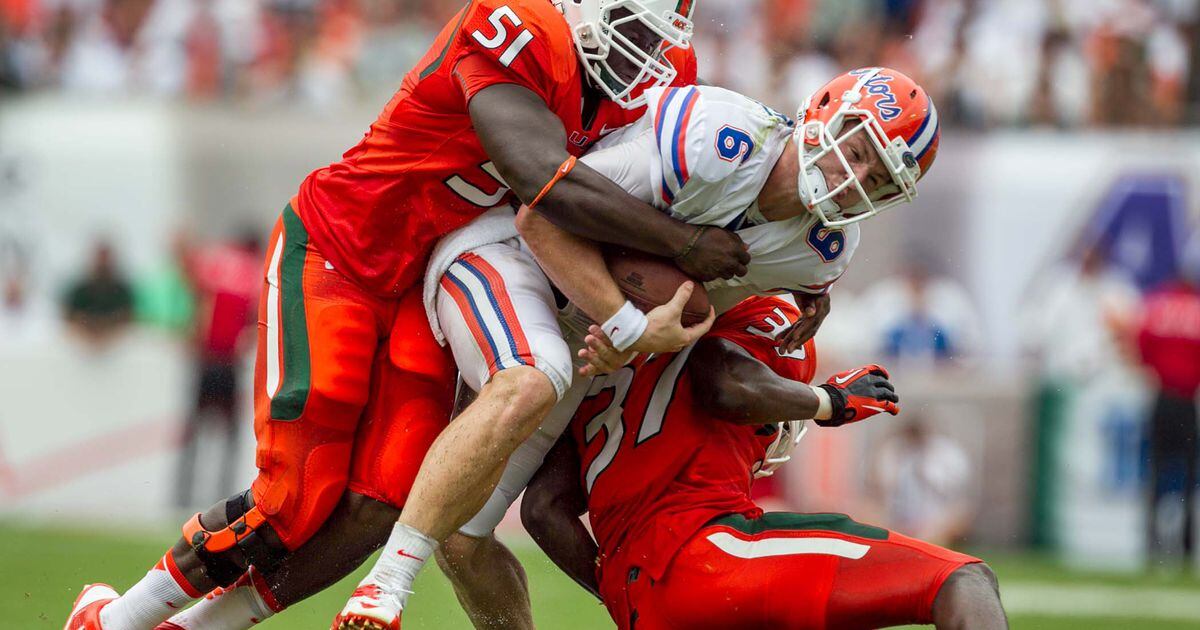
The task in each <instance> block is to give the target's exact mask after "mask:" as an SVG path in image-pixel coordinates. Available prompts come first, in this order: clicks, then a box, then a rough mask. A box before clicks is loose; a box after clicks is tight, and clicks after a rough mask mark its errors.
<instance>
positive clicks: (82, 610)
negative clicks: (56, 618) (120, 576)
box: [63, 584, 121, 630]
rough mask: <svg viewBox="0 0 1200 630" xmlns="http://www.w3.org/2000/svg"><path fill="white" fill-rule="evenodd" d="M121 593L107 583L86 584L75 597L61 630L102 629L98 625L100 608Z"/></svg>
mask: <svg viewBox="0 0 1200 630" xmlns="http://www.w3.org/2000/svg"><path fill="white" fill-rule="evenodd" d="M120 596H121V594H120V593H118V592H117V591H116V589H114V588H113V587H111V586H109V585H107V584H88V585H86V586H84V587H83V590H82V591H80V593H79V597H76V598H75V605H74V606H73V607H71V616H70V617H67V623H66V624H64V625H63V630H104V629H103V628H102V627H101V626H100V609H101V608H103V607H104V606H105V605H106V604H108V603H109V602H111V601H113V600H114V599H116V598H118V597H120Z"/></svg>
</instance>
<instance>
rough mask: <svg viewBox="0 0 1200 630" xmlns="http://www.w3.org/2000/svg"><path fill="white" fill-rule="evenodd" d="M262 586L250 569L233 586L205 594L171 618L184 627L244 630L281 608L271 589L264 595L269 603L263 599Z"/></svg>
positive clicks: (264, 586) (189, 628)
mask: <svg viewBox="0 0 1200 630" xmlns="http://www.w3.org/2000/svg"><path fill="white" fill-rule="evenodd" d="M265 588H266V585H265V584H264V583H262V581H261V578H260V577H259V576H258V575H257V574H256V572H255V571H254V569H250V571H249V572H248V573H246V575H243V576H242V577H241V578H240V579H238V581H237V582H236V583H234V585H233V586H231V587H229V588H227V589H217V590H215V591H213V592H212V593H209V594H208V595H205V596H204V599H202V600H200V601H199V602H196V605H195V606H192V607H191V608H189V609H187V610H185V611H183V612H181V613H179V614H177V615H175V616H174V617H171V619H170V621H171V623H173V624H175V625H177V626H179V627H180V628H184V630H247V629H248V628H250V627H252V626H254V625H255V624H258V623H262V621H263V620H265V619H266V618H268V617H270V616H272V615H274V614H275V613H276V611H278V610H281V608H280V607H279V605H278V604H275V603H273V602H274V601H275V600H274V597H272V596H271V595H270V591H267V597H268V598H269V599H270V600H271V602H272V603H270V604H268V603H267V601H266V600H264V599H263V594H262V593H260V592H259V591H260V589H265Z"/></svg>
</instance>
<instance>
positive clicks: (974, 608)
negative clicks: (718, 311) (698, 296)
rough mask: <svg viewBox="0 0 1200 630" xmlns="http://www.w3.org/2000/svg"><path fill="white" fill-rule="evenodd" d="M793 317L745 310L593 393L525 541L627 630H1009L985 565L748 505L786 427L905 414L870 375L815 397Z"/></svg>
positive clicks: (874, 373) (894, 537) (534, 510)
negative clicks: (795, 341) (920, 626)
mask: <svg viewBox="0 0 1200 630" xmlns="http://www.w3.org/2000/svg"><path fill="white" fill-rule="evenodd" d="M797 316H798V311H797V310H796V308H795V307H794V306H792V304H790V303H788V302H787V301H785V300H784V299H782V298H776V297H755V298H750V299H748V300H746V301H744V302H742V303H740V304H739V305H737V306H735V307H734V308H733V309H732V310H730V311H728V312H727V313H725V314H724V315H722V316H721V317H720V318H719V319H718V320H717V323H716V324H715V325H714V326H713V328H712V330H711V331H710V332H709V334H708V335H706V336H705V337H704V339H702V340H701V341H700V342H699V343H697V344H696V345H694V346H692V347H690V348H688V349H686V350H684V351H683V352H680V353H678V354H666V355H656V356H653V357H651V358H649V359H647V360H644V361H641V362H637V363H635V364H633V365H630V366H627V367H623V368H620V369H619V370H617V371H616V372H614V373H612V374H610V375H608V376H606V377H602V378H597V379H596V380H595V381H593V383H592V386H591V388H590V389H589V390H588V396H587V397H586V398H584V399H583V400H582V402H580V403H579V404H578V405H577V407H576V408H575V409H573V410H571V413H572V414H573V417H572V419H571V420H570V425H569V427H568V429H567V431H566V433H565V434H564V435H563V437H562V439H561V440H560V441H559V442H558V444H556V445H555V447H554V449H553V450H552V451H551V452H550V454H549V455H548V456H547V458H546V463H545V464H544V465H543V466H542V468H541V469H540V470H539V471H538V473H537V475H536V476H535V477H534V479H533V480H532V482H531V484H530V486H529V489H528V491H527V492H526V493H525V500H524V502H523V503H522V508H521V517H522V520H523V522H524V523H525V526H526V528H527V529H528V530H529V532H530V533H531V534H533V536H534V539H535V540H536V541H537V542H538V544H539V545H540V546H541V547H542V549H543V550H545V551H546V553H547V554H548V555H549V556H550V558H551V559H552V560H554V562H555V563H556V564H557V565H558V566H559V567H560V568H562V569H563V570H564V571H565V572H566V573H567V574H568V575H570V576H571V577H572V578H574V579H575V580H576V581H577V582H579V583H580V584H581V585H582V586H583V587H584V588H586V589H587V590H588V591H590V592H591V593H593V594H594V595H596V596H597V597H599V598H600V599H601V600H602V601H603V602H604V604H605V606H606V607H607V608H608V610H609V613H610V614H611V615H612V618H613V620H614V621H615V622H616V623H617V626H618V627H620V628H622V629H626V628H638V629H640V630H658V629H665V628H688V629H693V628H695V629H701V628H796V629H806V630H807V629H812V630H818V629H823V628H836V629H838V630H843V629H855V628H879V627H884V626H891V625H903V624H909V623H933V624H935V625H936V626H937V627H938V628H955V629H965V628H971V629H973V630H992V629H1000V628H1006V627H1007V621H1006V619H1005V614H1004V610H1003V608H1002V606H1001V602H1000V596H999V592H998V587H997V583H996V578H995V575H994V574H993V573H992V572H991V570H990V569H989V568H988V567H987V566H986V565H984V564H983V563H982V562H981V561H980V560H979V559H977V558H973V557H971V556H967V555H964V554H960V553H957V552H954V551H950V550H948V549H943V548H940V547H937V546H935V545H931V544H928V543H925V542H922V541H919V540H914V539H912V538H908V537H906V536H903V535H901V534H897V533H895V532H890V531H888V530H885V529H881V528H878V527H873V526H870V525H864V524H861V523H857V522H855V521H853V520H851V519H850V518H849V517H846V516H844V515H840V514H794V513H784V512H775V513H766V514H764V513H763V511H762V509H761V508H759V507H758V506H757V505H756V504H755V503H754V502H753V501H752V500H751V498H750V487H751V484H752V482H753V478H754V477H756V476H762V475H763V474H770V473H771V472H772V471H773V470H774V468H775V467H777V466H779V465H781V464H782V463H783V462H785V461H786V460H787V459H788V457H789V451H790V447H791V446H793V445H794V444H795V442H796V441H797V440H798V439H799V436H800V435H802V434H803V430H802V429H801V428H800V427H799V426H798V425H800V424H801V423H800V422H796V421H790V422H789V420H790V419H794V418H814V419H816V420H815V421H816V423H817V424H818V425H821V426H840V425H842V424H846V423H849V422H858V421H861V420H865V419H867V418H869V417H871V416H873V415H875V414H876V413H884V412H886V413H890V414H893V415H895V414H896V413H897V412H898V411H899V409H898V407H897V402H898V399H897V397H896V394H895V391H894V389H893V388H892V385H891V384H890V383H889V382H888V380H887V378H888V375H887V372H886V371H885V370H884V369H883V368H881V367H879V366H876V365H868V366H864V367H861V368H858V369H856V370H850V371H847V372H843V373H841V374H837V375H834V376H833V377H831V378H830V379H829V380H828V381H827V382H826V383H825V384H822V385H820V386H818V387H812V386H810V385H808V384H807V382H808V381H810V380H811V379H812V376H813V374H814V372H815V370H816V365H815V364H816V355H815V350H814V346H813V343H812V342H811V341H809V342H807V343H806V344H805V345H804V346H803V347H802V348H801V349H800V350H798V351H795V352H788V351H787V349H786V348H785V347H784V344H783V338H784V333H785V331H787V330H788V328H789V327H790V326H791V325H792V323H793V322H794V321H795V320H796V318H797ZM601 340H602V338H601ZM592 345H593V348H601V349H603V344H592ZM618 364H619V362H618ZM608 367H611V365H609V366H608ZM822 399H824V400H823V401H822ZM789 425H790V426H789ZM780 447H782V448H780ZM584 512H588V514H589V518H590V521H591V525H592V532H593V533H594V534H595V541H593V538H592V535H591V534H589V533H588V530H587V529H586V528H585V527H584V525H583V523H581V522H580V520H579V516H580V515H581V514H583V513H584Z"/></svg>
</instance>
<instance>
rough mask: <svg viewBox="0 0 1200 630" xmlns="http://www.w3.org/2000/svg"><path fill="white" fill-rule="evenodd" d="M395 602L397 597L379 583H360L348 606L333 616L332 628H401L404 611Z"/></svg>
mask: <svg viewBox="0 0 1200 630" xmlns="http://www.w3.org/2000/svg"><path fill="white" fill-rule="evenodd" d="M395 602H396V598H395V597H393V596H391V595H389V594H388V593H386V592H385V591H384V590H383V589H381V588H380V587H379V586H378V585H375V584H362V585H359V587H358V588H356V589H354V593H353V594H351V595H350V601H349V602H347V603H346V607H345V608H343V609H342V612H340V613H338V615H337V617H334V618H333V625H332V626H330V630H400V613H401V612H403V611H401V609H400V607H399V605H397V604H396V603H395Z"/></svg>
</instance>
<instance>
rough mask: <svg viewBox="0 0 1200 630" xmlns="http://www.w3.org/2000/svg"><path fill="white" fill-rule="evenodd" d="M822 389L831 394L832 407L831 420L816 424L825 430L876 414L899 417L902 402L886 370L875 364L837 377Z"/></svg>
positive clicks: (819, 421)
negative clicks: (897, 415) (888, 414)
mask: <svg viewBox="0 0 1200 630" xmlns="http://www.w3.org/2000/svg"><path fill="white" fill-rule="evenodd" d="M820 387H821V389H824V390H825V391H827V392H829V400H830V402H831V403H832V404H833V410H832V411H833V413H832V414H831V415H830V417H829V419H828V420H817V421H816V423H817V424H818V425H820V426H823V427H840V426H842V425H843V424H849V423H851V422H858V421H860V420H866V419H867V418H870V417H871V416H873V415H875V414H877V413H890V414H892V415H893V416H894V415H896V414H898V413H900V404H899V403H900V398H899V397H898V396H896V388H895V387H894V386H892V384H891V382H889V381H888V373H887V370H885V369H883V367H882V366H879V365H875V364H874V363H872V364H870V365H864V366H863V367H860V368H858V369H856V370H848V371H846V372H842V373H841V374H834V375H833V376H831V377H829V380H828V381H825V384H824V385H820Z"/></svg>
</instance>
